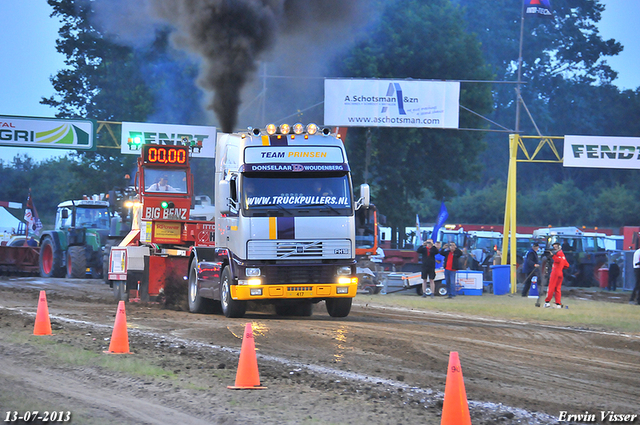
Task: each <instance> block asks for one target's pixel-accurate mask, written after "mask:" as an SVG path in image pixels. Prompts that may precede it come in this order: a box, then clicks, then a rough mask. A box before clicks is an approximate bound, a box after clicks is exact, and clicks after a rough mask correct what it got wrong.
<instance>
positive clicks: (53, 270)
mask: <svg viewBox="0 0 640 425" xmlns="http://www.w3.org/2000/svg"><path fill="white" fill-rule="evenodd" d="M39 263H40V276H42V277H63V276H64V268H63V267H62V251H61V250H59V249H57V247H56V246H55V244H54V243H53V240H52V239H51V237H46V238H44V240H43V241H42V244H41V245H40V261H39Z"/></svg>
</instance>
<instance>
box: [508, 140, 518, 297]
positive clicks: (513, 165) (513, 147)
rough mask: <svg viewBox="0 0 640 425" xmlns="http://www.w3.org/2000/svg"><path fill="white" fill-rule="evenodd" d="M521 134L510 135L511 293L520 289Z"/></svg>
mask: <svg viewBox="0 0 640 425" xmlns="http://www.w3.org/2000/svg"><path fill="white" fill-rule="evenodd" d="M519 139H520V135H519V134H514V135H513V137H509V142H510V143H509V145H510V146H509V152H510V154H511V156H510V158H509V179H510V180H511V184H510V185H509V190H510V191H511V195H510V201H511V206H510V209H511V213H510V214H509V217H510V218H511V225H510V226H509V227H510V230H511V233H510V234H511V241H510V243H509V252H510V257H511V258H510V260H511V268H510V270H511V293H512V294H515V293H516V292H517V291H518V288H517V284H518V281H517V270H516V268H517V264H518V261H517V258H516V227H517V226H516V203H517V198H516V196H517V191H516V187H517V184H516V182H517V161H516V159H517V158H518V143H519Z"/></svg>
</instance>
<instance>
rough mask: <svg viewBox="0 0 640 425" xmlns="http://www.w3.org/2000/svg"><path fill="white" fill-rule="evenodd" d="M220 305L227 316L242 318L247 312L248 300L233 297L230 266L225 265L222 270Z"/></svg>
mask: <svg viewBox="0 0 640 425" xmlns="http://www.w3.org/2000/svg"><path fill="white" fill-rule="evenodd" d="M220 305H221V306H222V313H223V314H224V315H225V317H229V318H240V317H243V316H244V314H245V313H246V312H247V302H246V301H238V300H234V299H233V298H231V272H230V271H229V267H225V268H224V270H223V271H222V278H221V281H220Z"/></svg>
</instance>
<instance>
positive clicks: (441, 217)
mask: <svg viewBox="0 0 640 425" xmlns="http://www.w3.org/2000/svg"><path fill="white" fill-rule="evenodd" d="M447 218H449V213H448V212H447V206H446V205H445V204H444V199H443V200H442V203H441V204H440V212H439V213H438V218H436V224H435V226H433V233H432V234H431V239H433V240H434V242H435V241H437V240H438V232H439V231H440V228H441V227H442V226H444V223H446V222H447Z"/></svg>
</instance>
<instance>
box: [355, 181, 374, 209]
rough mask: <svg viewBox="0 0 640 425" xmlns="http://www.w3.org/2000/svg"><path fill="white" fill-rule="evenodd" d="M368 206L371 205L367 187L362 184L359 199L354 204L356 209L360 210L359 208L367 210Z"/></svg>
mask: <svg viewBox="0 0 640 425" xmlns="http://www.w3.org/2000/svg"><path fill="white" fill-rule="evenodd" d="M369 205H371V195H370V193H369V185H368V184H366V183H363V184H361V185H360V199H358V201H357V202H356V209H360V208H361V207H365V208H369Z"/></svg>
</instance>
